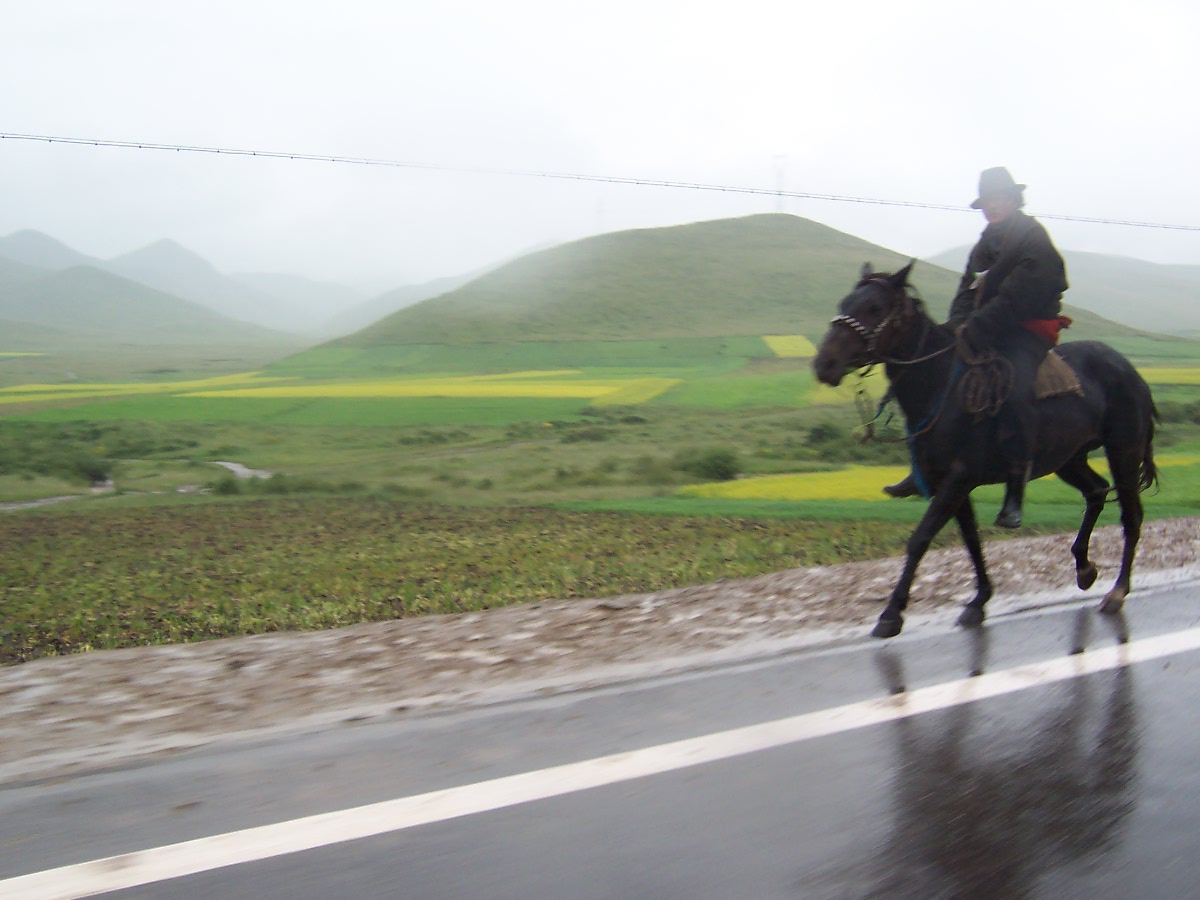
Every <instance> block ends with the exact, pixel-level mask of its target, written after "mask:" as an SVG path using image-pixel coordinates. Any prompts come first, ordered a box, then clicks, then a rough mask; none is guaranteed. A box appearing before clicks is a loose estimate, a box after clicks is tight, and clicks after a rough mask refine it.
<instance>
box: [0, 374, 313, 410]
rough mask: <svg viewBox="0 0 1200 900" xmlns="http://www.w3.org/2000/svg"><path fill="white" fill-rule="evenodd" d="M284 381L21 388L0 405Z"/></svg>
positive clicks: (7, 391) (0, 398) (4, 394)
mask: <svg viewBox="0 0 1200 900" xmlns="http://www.w3.org/2000/svg"><path fill="white" fill-rule="evenodd" d="M287 380H290V379H286V378H274V377H271V378H264V377H261V373H259V372H240V373H237V374H234V375H217V376H214V377H213V378H203V379H198V380H194V381H149V382H129V383H122V384H118V383H112V384H109V383H93V382H75V383H72V384H21V385H17V386H15V387H6V388H0V404H5V403H45V402H47V401H54V400H77V399H78V400H83V399H92V398H100V397H135V396H139V395H144V394H183V393H187V392H189V391H195V390H197V389H205V388H220V387H227V386H230V385H250V384H263V383H264V382H278V381H287Z"/></svg>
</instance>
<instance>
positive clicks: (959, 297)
mask: <svg viewBox="0 0 1200 900" xmlns="http://www.w3.org/2000/svg"><path fill="white" fill-rule="evenodd" d="M1066 289H1067V275H1066V266H1065V265H1064V263H1063V258H1062V256H1061V255H1059V252H1058V250H1056V249H1055V247H1054V244H1053V243H1052V242H1051V240H1050V235H1049V234H1047V233H1046V229H1045V228H1043V227H1042V225H1041V223H1040V222H1038V221H1037V220H1036V219H1034V218H1032V217H1030V216H1027V215H1025V213H1023V212H1021V211H1020V210H1017V211H1016V212H1014V213H1013V214H1012V215H1011V216H1009V217H1008V218H1007V219H1005V220H1004V221H1003V222H999V223H996V224H993V225H988V226H987V228H985V229H984V230H983V234H982V235H980V237H979V243H977V244H976V245H975V247H974V248H973V249H972V250H971V255H970V256H969V257H968V259H967V267H966V271H965V272H963V277H962V280H961V281H960V282H959V286H958V293H957V294H956V295H955V297H954V302H953V303H952V304H951V306H950V319H949V322H948V324H949V325H950V326H952V327H955V328H957V327H958V326H959V325H961V324H962V323H963V322H965V321H966V320H967V319H968V318H971V316H972V313H974V314H975V315H974V318H973V319H972V322H971V325H970V330H971V332H972V337H973V338H978V339H979V340H981V341H983V342H985V343H991V342H992V341H994V339H995V338H996V337H998V336H1000V335H1003V334H1006V333H1009V332H1012V331H1013V330H1015V329H1016V328H1018V327H1020V324H1021V323H1022V322H1024V321H1026V320H1028V319H1053V318H1054V317H1056V316H1057V315H1058V314H1059V313H1060V312H1062V295H1063V291H1065V290H1066Z"/></svg>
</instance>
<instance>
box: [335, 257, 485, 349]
mask: <svg viewBox="0 0 1200 900" xmlns="http://www.w3.org/2000/svg"><path fill="white" fill-rule="evenodd" d="M481 271H482V272H486V271H489V270H487V269H484V270H481ZM479 275H480V272H472V273H470V274H467V275H453V276H450V277H448V278H437V279H435V280H433V281H427V282H425V283H424V284H411V285H405V286H404V287H399V288H396V289H395V290H392V291H388V292H386V293H384V294H380V295H379V296H378V297H375V298H373V299H371V300H367V301H365V302H363V303H359V304H358V305H357V306H354V307H352V308H350V309H348V310H346V311H345V312H343V313H341V314H339V315H337V316H334V317H333V318H331V319H329V320H328V321H327V322H326V323H325V332H326V334H328V335H347V334H350V333H352V332H355V331H359V330H360V329H363V328H366V327H367V326H369V325H372V324H374V323H375V322H378V321H379V320H380V319H383V318H385V317H386V316H389V315H391V314H392V313H394V312H396V311H397V310H400V309H404V308H405V307H408V306H412V305H413V304H414V303H420V302H421V301H423V300H428V299H430V298H431V297H440V296H441V295H442V294H448V293H449V292H450V291H453V290H454V289H455V288H458V287H461V286H462V285H464V284H466V283H467V282H469V281H472V280H473V279H475V278H478V277H479Z"/></svg>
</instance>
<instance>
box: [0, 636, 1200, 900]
mask: <svg viewBox="0 0 1200 900" xmlns="http://www.w3.org/2000/svg"><path fill="white" fill-rule="evenodd" d="M1197 649H1200V628H1192V629H1189V630H1187V631H1180V632H1175V633H1173V634H1164V635H1159V636H1157V637H1151V638H1145V639H1142V640H1139V641H1135V642H1133V643H1129V644H1120V645H1116V646H1112V647H1104V648H1100V649H1096V650H1090V651H1087V652H1085V653H1080V654H1076V655H1072V656H1066V657H1063V658H1061V659H1054V660H1050V661H1048V662H1042V663H1034V664H1031V665H1024V666H1017V667H1015V668H1011V669H1004V670H1001V671H998V672H992V673H988V674H984V675H979V676H976V677H973V678H963V679H958V680H956V681H948V682H945V683H943V684H938V685H932V686H930V687H925V688H919V689H917V690H913V691H909V692H907V693H903V694H897V695H895V696H890V697H886V698H880V699H874V700H864V701H862V702H859V703H850V704H847V705H845V706H838V707H834V708H832V709H824V710H818V711H816V712H811V713H806V714H804V715H799V716H793V717H791V718H787V719H777V720H775V721H772V722H764V723H762V724H760V725H750V726H746V727H744V728H734V729H732V730H730V731H722V732H718V733H716V734H708V735H703V736H701V737H696V738H689V739H687V740H682V741H674V742H672V743H668V744H660V745H658V746H656V747H646V748H644V749H641V750H632V751H629V752H626V753H614V754H612V755H610V756H601V757H598V758H596V759H588V760H583V761H582V762H576V763H569V764H567V765H562V766H554V767H552V768H549V769H540V770H537V771H533V772H523V773H521V774H519V775H509V776H506V777H504V778H496V779H493V780H491V781H483V782H479V783H477V784H467V785H463V786H461V787H454V788H447V789H445V790H440V791H431V792H429V793H427V794H418V795H416V796H412V797H401V798H399V799H396V800H386V801H383V802H381V803H371V804H368V805H366V806H359V807H354V808H352V809H343V810H338V811H336V812H330V813H323V814H321V815H316V816H307V817H305V818H302V819H293V820H291V821H287V822H279V823H276V824H274V825H263V826H260V827H257V828H247V829H245V830H243V831H234V832H229V833H227V834H217V835H213V836H211V837H205V838H199V839H197V840H192V841H185V842H183V843H179V844H169V845H167V846H163V847H154V848H151V849H148V850H141V851H138V852H136V853H127V854H124V855H122V856H113V857H109V858H107V859H98V860H93V861H91V862H85V863H79V864H77V865H70V866H63V867H62V868H58V869H47V870H46V871H43V872H35V873H32V874H29V875H22V876H19V877H16V878H8V879H4V880H0V897H3V898H5V900H74V898H78V897H91V896H94V895H96V894H102V893H107V892H109V891H116V890H123V889H127V888H133V887H138V886H140V885H146V884H153V883H155V882H158V881H165V880H167V879H170V878H179V877H182V876H185V875H194V874H196V873H199V872H208V871H211V870H213V869H219V868H223V867H225V866H233V865H238V864H241V863H248V862H255V861H257V860H262V859H270V858H272V857H275V856H283V855H285V854H288V853H299V852H302V851H304V850H313V849H316V848H318V847H327V846H329V845H331V844H338V843H342V842H345V841H354V840H358V839H360V838H367V837H374V836H376V835H381V834H386V833H388V832H393V831H401V830H403V829H406V828H415V827H417V826H418V825H426V824H430V823H432V822H442V821H445V820H447V819H453V818H457V817H460V816H469V815H474V814H475V813H482V812H488V811H490V810H495V809H502V808H504V807H508V806H514V805H516V804H519V803H528V802H530V801H533V800H543V799H546V798H549V797H558V796H561V795H563V794H569V793H573V792H575V791H583V790H587V789H588V788H594V787H601V786H603V785H609V784H616V783H618V782H622V781H629V780H631V779H634V778H643V777H645V776H647V775H656V774H659V773H662V772H671V771H675V770H677V769H683V768H687V767H688V766H696V765H700V764H702V763H707V762H715V761H717V760H722V759H728V758H730V757H734V756H741V755H743V754H747V753H755V752H758V751H760V750H768V749H771V748H773V747H781V746H783V745H785V744H792V743H796V742H799V741H805V740H809V739H811V738H816V737H823V736H826V735H833V734H840V733H842V732H846V731H852V730H854V729H857V728H865V727H867V726H870V725H878V724H881V723H884V722H891V721H895V720H897V719H902V718H904V717H906V716H912V715H917V714H919V713H923V712H931V711H933V710H938V709H946V708H949V707H953V706H959V705H961V704H964V703H971V702H974V701H976V700H984V699H987V698H989V697H999V696H1002V695H1004V694H1011V693H1015V692H1017V691H1022V690H1026V689H1028V688H1033V687H1040V686H1044V685H1048V684H1053V683H1055V682H1059V681H1066V680H1069V679H1071V678H1079V677H1082V676H1085V675H1090V674H1093V673H1095V672H1103V671H1107V670H1111V669H1116V668H1120V667H1122V666H1127V665H1131V664H1134V663H1141V662H1147V661H1149V660H1154V659H1160V658H1162V657H1165V656H1172V655H1174V654H1177V653H1184V652H1187V651H1189V650H1197Z"/></svg>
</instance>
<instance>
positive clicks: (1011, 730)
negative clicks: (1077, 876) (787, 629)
mask: <svg viewBox="0 0 1200 900" xmlns="http://www.w3.org/2000/svg"><path fill="white" fill-rule="evenodd" d="M1086 616H1087V618H1086V620H1085V619H1082V618H1081V619H1078V620H1076V622H1075V633H1074V635H1073V638H1074V641H1073V646H1072V650H1073V651H1074V652H1080V651H1081V650H1082V649H1083V645H1084V644H1085V643H1086V642H1087V641H1089V640H1090V639H1091V635H1092V630H1093V628H1092V623H1091V621H1090V617H1091V616H1092V613H1090V612H1089V613H1087V614H1086ZM1107 625H1108V626H1109V627H1111V628H1112V631H1113V636H1114V637H1115V639H1116V640H1117V641H1125V640H1128V632H1127V630H1126V629H1125V627H1124V623H1123V622H1115V623H1114V622H1108V623H1107ZM1097 630H1102V629H1097ZM965 639H966V641H967V656H968V659H967V665H968V668H967V671H968V672H970V673H971V674H973V675H979V674H982V673H983V672H984V671H985V670H986V666H987V655H988V631H987V629H986V628H984V629H976V630H975V631H973V632H970V633H968V634H967V635H966V636H965ZM877 663H878V668H879V672H880V676H881V678H882V680H883V683H884V686H885V687H886V688H887V690H888V691H889V692H891V693H900V692H903V691H904V690H905V685H904V671H903V660H902V658H901V657H899V656H897V655H894V654H893V653H892V652H891V651H889V650H884V651H881V652H880V653H879V654H878V657H877ZM1047 704H1049V709H1047ZM1031 708H1032V709H1033V710H1034V711H1033V712H1030V711H1029V710H1030V709H1031ZM988 709H989V714H987V715H984V714H983V712H982V707H981V706H980V704H977V703H967V704H963V705H961V706H957V707H954V708H952V709H950V710H948V711H946V712H944V713H930V714H926V715H922V716H914V717H909V718H905V719H900V720H898V721H897V722H895V723H894V724H893V725H892V726H890V727H891V728H892V731H893V735H894V738H895V752H896V759H895V764H894V768H893V778H892V785H891V792H892V803H891V806H892V819H891V823H890V827H888V830H887V835H886V837H885V838H884V839H883V841H882V843H881V845H880V846H878V847H876V848H873V849H871V850H868V851H866V852H865V853H864V854H863V858H861V859H859V860H856V861H855V862H854V863H851V864H850V865H848V866H845V867H842V866H835V867H834V868H835V871H830V870H826V871H825V872H824V873H823V875H822V877H819V878H818V879H817V880H816V882H815V883H814V881H811V880H807V879H806V882H807V883H806V884H803V886H802V887H801V889H800V891H799V892H798V893H799V894H800V896H803V897H806V898H811V897H822V898H831V900H832V898H839V900H841V898H846V900H849V898H857V900H863V898H880V900H882V898H888V900H893V898H914V900H916V898H920V900H993V898H994V900H1000V898H1003V900H1032V898H1035V897H1037V896H1038V893H1037V885H1038V883H1039V881H1040V879H1041V878H1042V877H1043V876H1045V875H1047V874H1049V873H1050V872H1053V871H1054V870H1055V869H1057V868H1060V867H1062V866H1065V865H1068V864H1072V863H1079V862H1086V861H1089V860H1094V859H1098V858H1100V857H1101V856H1103V855H1104V854H1105V853H1106V852H1108V851H1110V850H1111V849H1112V848H1114V847H1115V846H1116V845H1117V844H1118V842H1119V841H1120V840H1121V838H1122V833H1123V826H1124V824H1125V822H1126V820H1127V819H1128V817H1129V815H1130V813H1131V812H1132V811H1133V809H1134V807H1135V805H1136V795H1135V792H1134V782H1135V777H1136V761H1137V755H1138V725H1137V716H1136V711H1135V708H1134V688H1133V675H1132V672H1131V670H1130V669H1129V668H1120V669H1115V670H1112V671H1110V672H1105V673H1101V674H1098V675H1093V676H1090V677H1087V678H1076V679H1073V680H1072V681H1071V682H1069V683H1067V684H1064V685H1061V686H1059V687H1058V688H1056V689H1053V690H1052V691H1051V692H1050V697H1049V699H1047V697H1046V695H1045V694H1044V693H1042V694H1040V695H1039V697H1038V698H1036V699H1034V698H1026V697H1024V695H1019V697H1018V698H1017V699H1016V702H1013V703H1009V704H1006V705H1005V706H1004V707H1003V708H999V707H997V706H996V705H994V704H993V705H992V706H989V707H988Z"/></svg>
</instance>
